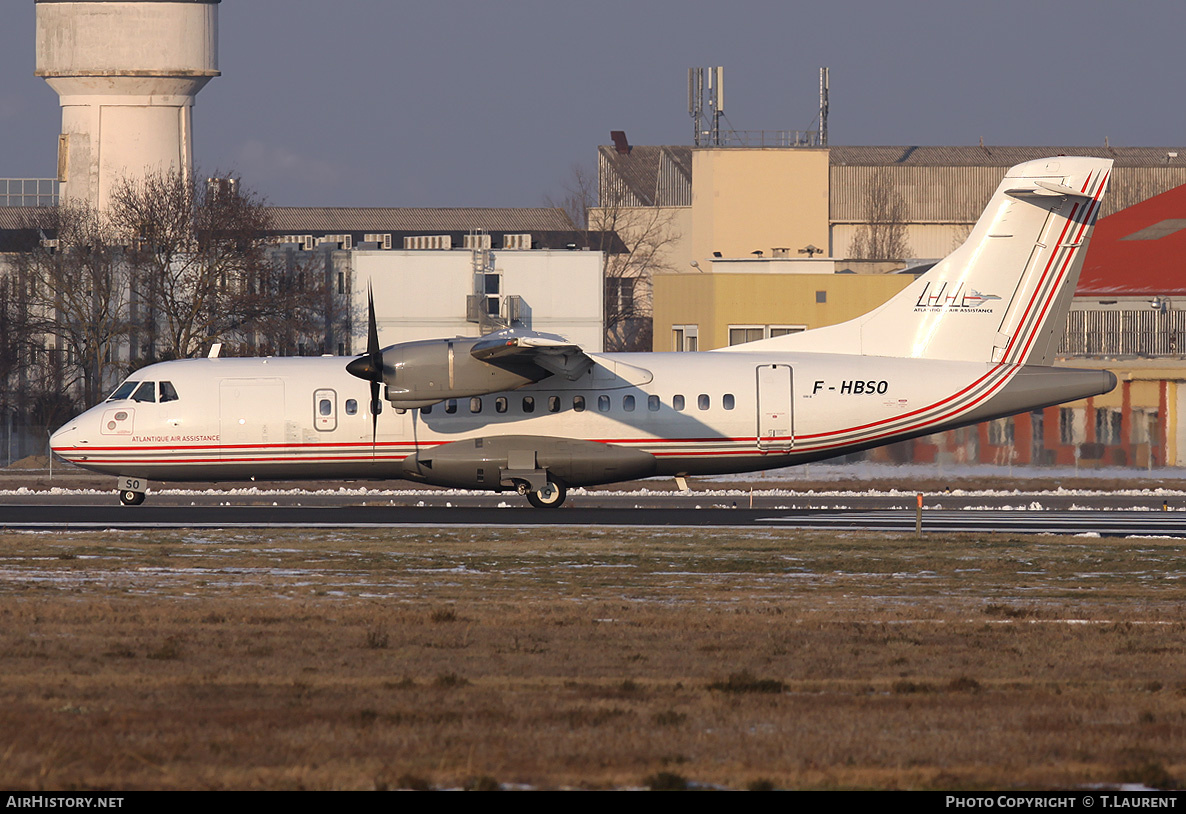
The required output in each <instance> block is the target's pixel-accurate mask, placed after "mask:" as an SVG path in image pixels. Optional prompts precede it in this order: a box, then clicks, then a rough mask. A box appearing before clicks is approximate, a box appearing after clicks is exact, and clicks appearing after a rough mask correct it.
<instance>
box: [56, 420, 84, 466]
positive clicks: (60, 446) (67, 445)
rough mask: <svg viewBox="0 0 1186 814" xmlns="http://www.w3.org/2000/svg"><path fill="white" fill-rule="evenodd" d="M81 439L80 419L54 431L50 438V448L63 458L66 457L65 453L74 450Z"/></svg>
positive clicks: (68, 422)
mask: <svg viewBox="0 0 1186 814" xmlns="http://www.w3.org/2000/svg"><path fill="white" fill-rule="evenodd" d="M78 438H79V426H78V419H77V418H75V419H73V420H71V421H67V422H66V423H65V424H63V425H62V426H61V427H59V428H58V429H57V430H55V431H54V433H53V434H52V435H51V436H50V437H49V448H50V449H52V450H53V451H54V452H56V453H57V454H58V455H60V456H62V457H66V456H65V454H64V453H66V452H67V451H69V450H70V449H72V448H73V447H74V446H75V445H76V444H77V443H78Z"/></svg>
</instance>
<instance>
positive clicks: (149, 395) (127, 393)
mask: <svg viewBox="0 0 1186 814" xmlns="http://www.w3.org/2000/svg"><path fill="white" fill-rule="evenodd" d="M128 398H130V399H131V400H132V401H140V402H155V401H157V383H156V382H134V381H126V382H124V383H123V384H121V385H120V386H119V387H118V388H116V390H115V392H114V393H112V394H111V395H110V396H108V397H107V400H108V401H123V400H124V399H128ZM178 398H180V397H179V396H178V395H177V388H175V387H173V383H172V382H161V383H160V401H161V402H162V403H164V402H166V401H177V400H178Z"/></svg>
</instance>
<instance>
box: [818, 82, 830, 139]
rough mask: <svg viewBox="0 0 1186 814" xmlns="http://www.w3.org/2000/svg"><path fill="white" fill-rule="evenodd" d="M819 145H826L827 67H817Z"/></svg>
mask: <svg viewBox="0 0 1186 814" xmlns="http://www.w3.org/2000/svg"><path fill="white" fill-rule="evenodd" d="M819 146H821V147H827V146H828V69H827V68H820V69H819Z"/></svg>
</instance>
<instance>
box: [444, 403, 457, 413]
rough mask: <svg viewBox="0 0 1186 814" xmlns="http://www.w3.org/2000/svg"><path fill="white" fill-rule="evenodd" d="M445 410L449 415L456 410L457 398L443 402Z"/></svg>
mask: <svg viewBox="0 0 1186 814" xmlns="http://www.w3.org/2000/svg"><path fill="white" fill-rule="evenodd" d="M445 412H446V413H448V414H449V415H453V414H454V413H455V412H457V399H449V400H448V401H446V402H445Z"/></svg>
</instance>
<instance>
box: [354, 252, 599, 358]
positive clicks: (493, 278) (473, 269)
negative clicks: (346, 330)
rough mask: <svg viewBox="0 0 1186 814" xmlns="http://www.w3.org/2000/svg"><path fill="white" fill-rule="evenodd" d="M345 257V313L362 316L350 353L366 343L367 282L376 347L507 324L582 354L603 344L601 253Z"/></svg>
mask: <svg viewBox="0 0 1186 814" xmlns="http://www.w3.org/2000/svg"><path fill="white" fill-rule="evenodd" d="M348 256H349V266H350V279H351V290H352V292H353V300H354V309H353V311H354V314H355V315H359V316H361V317H362V318H361V319H358V318H357V316H356V323H355V331H354V348H353V349H354V352H355V353H358V352H360V351H361V350H362V348H364V347H365V345H366V336H365V326H366V321H365V315H366V307H367V291H368V286H370V287H371V290H373V291H374V296H375V319H376V322H377V324H378V328H379V343H380V345H382V346H384V347H386V346H387V345H393V344H396V343H398V342H410V341H413V340H417V339H436V338H441V337H451V336H479V335H481V334H483V333H487V332H489V331H490V330H495V329H497V328H499V327H503V326H514V327H522V328H526V329H528V330H534V331H542V332H546V333H555V334H560V335H561V336H564V337H565V338H566V339H568V340H570V341H572V342H576V343H577V344H579V345H580V346H581V347H583V348H584V349H585V350H588V351H593V352H597V351H600V350H602V348H603V343H604V336H605V330H604V313H605V310H604V300H603V295H602V291H603V279H602V277H603V274H604V268H605V255H604V254H602V253H601V252H593V251H569V250H563V249H560V250H557V249H494V250H489V249H486V250H478V251H472V250H469V249H451V250H450V249H396V250H382V249H360V250H355V251H351V252H349V253H348ZM359 323H361V327H362V333H360V331H359V330H358V327H359Z"/></svg>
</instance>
